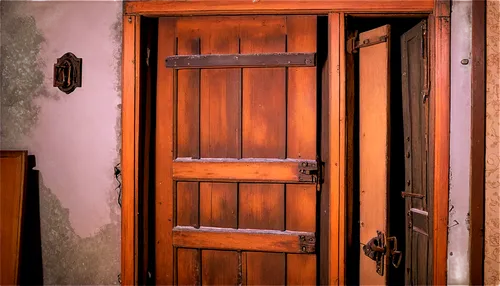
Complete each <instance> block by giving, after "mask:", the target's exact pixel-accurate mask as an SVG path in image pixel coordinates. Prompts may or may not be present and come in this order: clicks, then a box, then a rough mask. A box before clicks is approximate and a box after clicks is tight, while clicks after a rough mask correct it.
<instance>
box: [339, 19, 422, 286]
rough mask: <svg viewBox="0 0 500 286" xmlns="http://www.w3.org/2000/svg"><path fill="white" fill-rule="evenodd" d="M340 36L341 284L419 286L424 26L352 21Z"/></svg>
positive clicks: (410, 21)
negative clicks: (343, 134)
mask: <svg viewBox="0 0 500 286" xmlns="http://www.w3.org/2000/svg"><path fill="white" fill-rule="evenodd" d="M346 36H347V39H346V43H347V44H346V46H347V49H348V51H347V53H346V65H347V67H346V70H347V89H348V90H347V94H348V95H347V96H348V98H349V97H351V100H348V106H347V110H348V133H349V134H351V136H350V137H351V140H352V141H349V142H350V144H352V145H353V146H352V149H351V150H352V151H351V152H352V157H353V160H351V162H348V163H347V164H348V166H351V167H352V170H353V174H351V175H352V177H353V180H352V182H353V183H352V185H351V186H350V187H349V188H350V192H349V191H348V199H347V200H348V213H350V214H352V217H350V218H347V220H348V223H347V227H348V230H347V233H348V242H347V248H348V249H347V253H349V254H350V255H348V256H347V261H346V263H347V267H348V268H349V269H351V270H350V271H348V273H350V275H348V277H347V283H348V284H373V283H375V284H389V285H402V284H405V285H414V284H415V285H420V284H423V285H426V284H429V283H430V282H429V281H430V280H428V277H429V276H430V272H431V270H432V263H430V261H432V259H431V251H430V250H431V246H432V245H431V244H430V243H429V241H430V240H429V236H430V232H431V229H432V228H431V227H430V223H431V221H430V220H429V213H430V212H431V208H430V207H429V206H430V203H431V201H430V200H429V199H430V198H432V196H431V194H430V189H431V188H429V185H430V180H428V179H427V174H428V171H429V168H428V164H427V162H428V161H429V159H428V158H429V154H428V150H429V148H428V128H429V100H428V99H427V97H428V95H429V85H428V81H429V76H428V75H429V71H428V62H429V56H428V55H429V52H428V40H427V37H428V33H427V20H426V18H424V17H422V16H416V17H404V18H396V17H384V18H379V17H370V16H368V17H367V16H362V17H357V16H351V17H348V18H347V32H346ZM349 115H351V116H350V119H349ZM348 168H349V167H348Z"/></svg>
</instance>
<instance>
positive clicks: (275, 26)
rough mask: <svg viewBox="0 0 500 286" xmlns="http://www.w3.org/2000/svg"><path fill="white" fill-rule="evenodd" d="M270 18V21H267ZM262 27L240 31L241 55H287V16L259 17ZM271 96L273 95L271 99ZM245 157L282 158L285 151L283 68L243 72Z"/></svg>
mask: <svg viewBox="0 0 500 286" xmlns="http://www.w3.org/2000/svg"><path fill="white" fill-rule="evenodd" d="M267 18H270V19H271V21H269V23H268V21H267ZM259 19H260V20H259V21H253V20H251V19H248V21H253V22H257V23H258V24H259V26H256V27H254V28H253V29H250V26H249V27H248V28H247V27H245V28H244V29H243V28H242V30H241V31H240V37H241V40H240V47H241V50H240V52H241V53H266V52H268V53H269V52H284V51H285V49H286V29H285V27H286V21H285V17H281V16H273V17H259ZM270 95H272V96H270ZM242 113H243V124H242V128H243V130H242V132H243V134H242V144H243V150H242V156H243V157H244V158H281V159H284V158H285V157H286V156H285V152H286V146H285V145H286V73H285V69H284V68H259V69H255V68H245V69H243V110H242Z"/></svg>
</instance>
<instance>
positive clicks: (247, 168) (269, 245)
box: [155, 16, 319, 285]
mask: <svg viewBox="0 0 500 286" xmlns="http://www.w3.org/2000/svg"><path fill="white" fill-rule="evenodd" d="M316 24H317V20H316V17H315V16H226V17H185V18H161V19H160V21H159V46H158V49H159V54H158V98H157V119H156V120H157V122H156V126H157V127H156V128H157V131H156V142H157V143H156V190H155V192H156V198H155V200H156V229H155V233H156V254H155V255H156V257H155V259H156V269H155V276H156V283H157V284H162V285H172V284H175V285H188V284H189V285H193V284H196V285H200V284H204V285H241V284H248V285H278V284H279V285H283V284H290V285H292V284H295V285H296V284H307V285H312V284H316V283H317V274H316V273H317V263H316V260H317V255H316V253H317V248H316V237H317V235H316V234H317V233H318V229H317V206H318V202H317V200H316V197H317V188H318V187H319V186H318V184H317V183H316V181H317V175H316V174H315V172H316V170H317V169H318V168H317V165H318V164H317V154H318V149H317V146H318V131H317V129H318V124H317V110H318V108H317V89H316V82H317V81H316V67H315V58H314V56H315V52H316ZM304 53H305V54H304ZM188 55H195V56H192V57H186V56H188ZM199 55H204V56H199Z"/></svg>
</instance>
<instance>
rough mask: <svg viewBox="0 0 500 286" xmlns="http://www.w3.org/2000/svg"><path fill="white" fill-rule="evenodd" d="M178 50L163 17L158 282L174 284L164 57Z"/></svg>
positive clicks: (170, 95) (170, 84)
mask: <svg viewBox="0 0 500 286" xmlns="http://www.w3.org/2000/svg"><path fill="white" fill-rule="evenodd" d="M174 53H175V19H172V18H162V19H160V20H159V27H158V85H157V102H156V110H157V112H156V175H155V177H156V188H155V193H156V197H155V199H156V230H157V231H156V232H155V235H156V265H157V269H158V271H156V283H157V284H160V285H161V284H163V285H172V284H173V274H174V273H173V269H174V267H173V259H172V257H173V247H172V228H173V181H172V161H173V145H174V144H173V138H172V136H173V114H174V74H173V71H172V70H171V69H167V68H165V64H164V60H165V58H166V57H167V56H171V55H173V54H174Z"/></svg>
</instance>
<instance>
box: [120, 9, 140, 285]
mask: <svg viewBox="0 0 500 286" xmlns="http://www.w3.org/2000/svg"><path fill="white" fill-rule="evenodd" d="M123 23H124V24H123V65H122V82H123V86H122V101H123V102H122V158H121V165H122V178H123V181H122V239H121V240H122V242H121V246H122V254H121V256H122V265H121V266H122V267H121V280H122V285H135V284H137V280H136V258H137V257H136V256H135V244H136V237H135V213H136V211H135V201H136V196H135V171H134V170H135V133H136V132H135V131H136V130H135V84H136V75H135V64H134V63H135V42H136V41H135V36H136V17H135V16H124V17H123Z"/></svg>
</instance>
